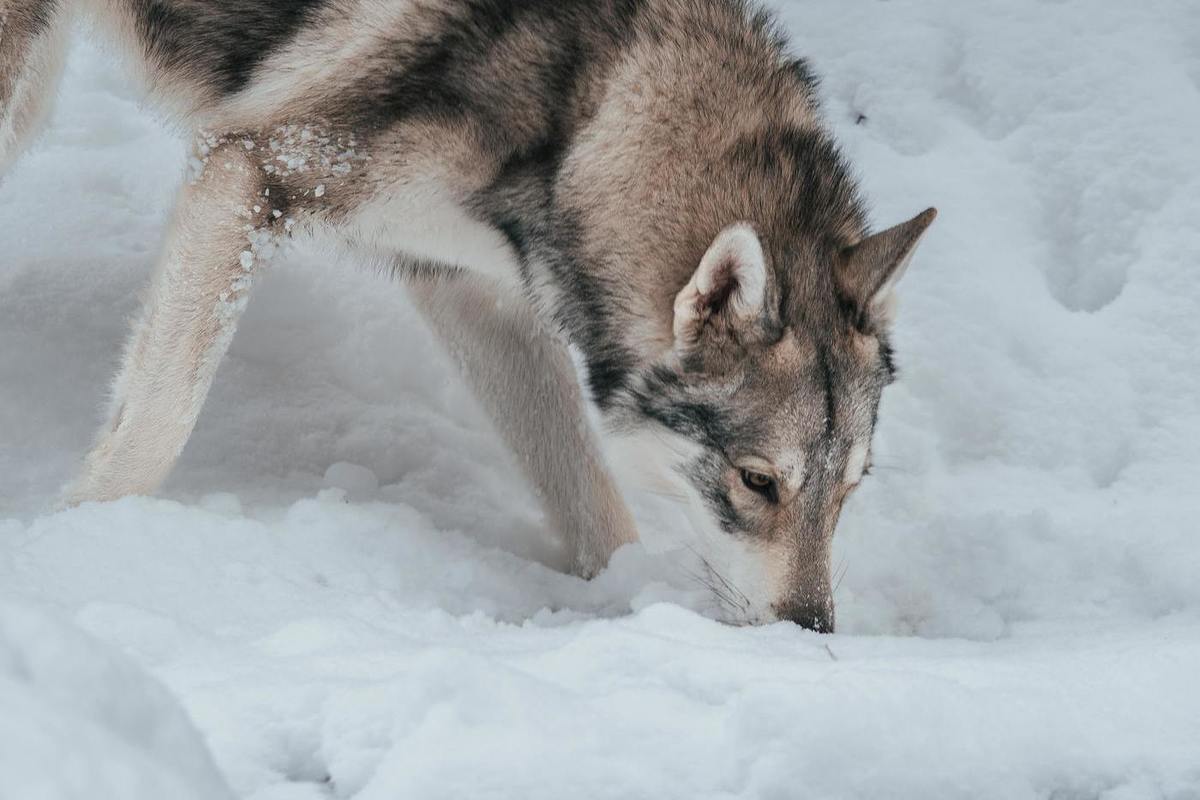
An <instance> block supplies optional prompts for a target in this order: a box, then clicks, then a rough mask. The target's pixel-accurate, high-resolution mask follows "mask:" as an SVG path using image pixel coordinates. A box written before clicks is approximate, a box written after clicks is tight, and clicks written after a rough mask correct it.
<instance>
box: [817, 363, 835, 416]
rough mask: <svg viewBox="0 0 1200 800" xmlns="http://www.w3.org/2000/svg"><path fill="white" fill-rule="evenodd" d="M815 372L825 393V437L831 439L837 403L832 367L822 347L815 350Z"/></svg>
mask: <svg viewBox="0 0 1200 800" xmlns="http://www.w3.org/2000/svg"><path fill="white" fill-rule="evenodd" d="M817 370H818V371H819V373H820V376H821V391H823V392H824V393H825V435H826V436H830V437H831V436H833V429H834V426H835V425H836V424H837V402H836V400H835V399H834V396H833V367H832V366H831V365H830V363H829V353H828V352H827V351H826V349H825V348H824V347H818V348H817Z"/></svg>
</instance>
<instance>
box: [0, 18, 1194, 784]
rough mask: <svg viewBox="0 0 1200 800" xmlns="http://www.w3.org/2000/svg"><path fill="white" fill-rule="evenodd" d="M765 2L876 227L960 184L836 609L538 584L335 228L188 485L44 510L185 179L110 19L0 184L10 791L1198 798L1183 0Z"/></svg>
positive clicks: (484, 462) (1, 584) (3, 594)
mask: <svg viewBox="0 0 1200 800" xmlns="http://www.w3.org/2000/svg"><path fill="white" fill-rule="evenodd" d="M781 10H782V13H783V16H784V19H785V22H786V25H787V26H788V28H789V29H790V30H791V31H792V32H793V34H794V36H795V40H796V49H797V51H798V52H802V53H805V54H807V55H809V56H811V57H812V58H813V60H814V62H815V65H816V67H817V69H818V70H819V72H820V73H821V74H822V75H824V76H825V80H824V85H823V94H824V96H825V98H826V101H827V108H828V113H829V117H830V120H831V122H832V124H833V125H834V127H835V128H836V129H837V131H838V134H839V136H840V138H841V141H842V142H843V144H844V146H845V149H846V151H847V152H848V154H849V155H850V156H851V158H852V159H853V160H854V162H855V164H856V165H857V167H858V169H859V171H860V173H861V175H862V178H863V181H864V184H865V188H866V190H867V193H868V195H869V196H870V197H871V198H873V199H874V201H875V203H876V205H875V215H874V219H875V221H876V222H877V223H879V224H881V225H884V224H890V223H893V222H896V221H899V220H900V219H903V218H906V217H907V216H908V215H911V214H912V213H914V212H915V211H918V210H920V209H921V208H924V207H925V206H926V205H930V204H932V205H937V206H938V208H939V209H940V211H941V216H940V217H939V219H938V221H937V223H936V225H935V226H934V228H933V230H932V231H931V234H930V236H929V237H928V241H927V243H926V244H925V245H923V248H922V252H921V253H920V255H919V256H918V259H917V262H916V264H915V265H914V267H913V268H912V270H911V271H910V274H909V276H908V277H907V278H906V279H905V282H904V284H903V286H902V289H903V304H902V306H901V309H900V317H899V327H898V329H897V340H898V342H897V344H898V350H899V355H900V363H901V367H902V379H901V381H900V383H899V384H897V385H896V386H894V387H892V388H891V389H889V390H888V392H887V394H886V397H885V403H884V408H883V412H882V419H881V425H880V429H879V432H878V441H877V451H878V452H877V457H876V461H877V469H876V474H875V475H874V476H873V477H872V478H870V479H869V480H868V481H867V482H866V484H865V485H864V486H863V487H862V489H861V490H860V491H859V492H858V493H857V494H856V495H855V497H854V498H853V499H852V500H851V502H850V503H849V505H848V507H847V509H846V512H845V514H844V515H843V521H842V524H841V528H840V531H839V534H838V539H837V545H836V554H835V558H836V561H837V563H838V564H839V565H840V566H841V567H843V568H844V569H845V576H844V578H843V580H842V581H841V583H840V585H839V588H838V591H837V599H838V611H839V615H838V616H839V625H840V630H839V632H838V633H837V634H836V635H832V636H818V635H816V634H813V633H809V632H805V631H802V630H799V629H797V628H795V627H793V626H790V625H786V624H779V625H772V626H766V627H762V628H754V629H749V628H743V629H738V628H731V627H727V626H723V625H720V624H718V623H716V622H713V621H711V620H710V619H708V618H707V617H705V616H704V615H703V613H701V612H703V611H704V609H705V606H706V602H707V601H706V599H705V598H704V597H703V596H702V595H700V594H699V593H698V592H696V591H695V590H694V589H693V587H691V586H690V585H689V584H688V583H687V581H686V580H681V579H680V576H679V575H678V574H677V572H676V571H673V569H672V562H671V559H670V554H665V555H652V554H649V553H647V552H646V551H645V550H643V549H642V548H639V547H631V548H626V549H625V550H623V551H621V552H620V553H619V554H618V558H617V561H616V562H615V564H614V565H613V567H612V568H611V569H610V570H609V571H608V572H606V573H605V574H604V575H602V576H601V577H600V578H599V579H597V580H596V581H594V582H592V583H591V584H586V583H584V582H582V581H579V580H576V579H574V578H571V577H568V576H565V575H563V574H561V573H559V572H557V571H555V569H554V567H555V566H556V565H559V564H561V556H562V554H561V552H560V551H559V549H558V548H557V546H556V545H555V544H554V540H553V537H552V536H551V535H550V534H549V532H548V531H547V530H546V528H545V526H544V524H543V522H542V520H541V518H540V515H539V513H538V511H537V508H536V505H535V503H534V502H533V500H532V498H531V496H530V493H529V492H528V490H527V489H525V487H524V486H523V485H522V484H521V483H520V481H519V480H518V478H517V477H516V474H515V470H514V469H513V467H512V465H511V464H510V462H509V461H508V457H507V456H506V454H505V453H504V450H503V448H502V447H501V446H500V444H499V443H498V442H497V441H496V439H495V437H494V436H493V435H492V433H491V432H490V431H489V429H488V426H487V425H486V423H485V422H484V421H483V419H482V417H481V416H480V414H479V412H478V411H477V410H476V408H475V406H474V404H473V402H472V401H471V400H470V398H469V397H468V396H467V394H466V393H465V391H464V389H463V388H462V385H461V384H460V383H459V381H458V378H457V377H456V376H455V374H454V371H453V369H451V368H450V367H449V366H448V365H447V364H446V363H445V361H444V360H443V359H442V358H440V357H438V356H436V355H435V349H434V347H433V345H432V344H431V342H430V339H429V337H428V336H427V335H426V333H425V332H424V331H423V330H422V329H421V327H420V325H419V323H418V321H417V320H416V319H415V318H414V315H413V314H412V313H411V311H410V310H409V308H408V306H407V305H406V304H405V301H404V300H403V296H402V292H401V290H400V289H399V288H397V287H394V286H392V285H390V284H387V283H385V282H384V281H383V280H382V279H380V278H378V277H376V276H374V275H372V274H370V273H368V272H365V271H356V270H354V269H353V268H351V267H350V266H349V265H346V264H331V263H329V260H328V259H327V258H326V257H325V256H324V255H322V254H321V253H320V252H319V251H317V250H316V249H312V248H300V249H299V250H297V251H296V252H294V253H293V254H292V255H291V256H289V257H288V258H287V259H286V263H284V264H282V265H280V266H278V267H276V268H274V269H273V271H271V272H270V273H269V274H268V275H267V276H266V278H265V279H264V280H262V281H261V282H260V284H259V287H258V289H257V294H256V296H255V298H254V300H253V302H252V303H251V306H250V309H249V311H248V313H247V316H246V319H245V323H244V325H243V326H242V328H241V330H240V331H239V333H238V337H237V339H236V340H235V341H234V343H233V347H232V352H231V354H230V357H229V359H228V361H227V362H226V363H225V364H224V365H223V366H222V368H221V371H220V373H219V374H218V376H217V380H216V385H215V387H214V389H213V392H212V395H211V397H210V399H209V402H208V405H207V406H206V408H205V410H204V414H203V416H202V417H201V419H200V423H199V425H198V427H197V430H196V434H195V436H194V437H193V439H192V441H191V443H190V444H189V445H188V448H187V450H186V452H185V453H184V456H183V459H182V461H181V463H180V465H179V467H178V469H177V470H176V472H175V473H174V475H173V476H172V478H171V480H170V481H169V483H168V485H167V486H166V487H165V489H164V490H163V492H162V495H161V498H159V499H149V498H128V499H125V500H121V501H119V502H116V503H111V504H107V505H91V506H85V507H81V508H77V509H73V510H67V511H57V512H55V511H53V510H52V509H53V508H54V507H55V503H56V501H57V494H58V491H59V488H60V487H61V486H62V485H63V484H64V483H65V482H66V481H67V480H68V479H69V478H71V477H72V476H73V474H74V471H75V469H76V467H77V465H78V463H79V459H80V457H81V455H82V453H83V452H84V451H85V449H86V447H87V444H88V442H89V440H90V437H91V436H92V433H93V429H94V426H95V425H96V424H97V422H98V418H99V409H100V408H101V406H102V399H103V394H104V391H105V386H106V382H107V380H108V378H109V376H110V373H111V372H112V370H113V368H114V365H115V361H116V358H117V355H118V352H119V346H120V343H121V341H122V337H123V335H124V332H125V324H126V320H127V318H128V317H129V316H130V315H131V314H132V312H133V310H134V308H135V306H136V303H137V294H138V291H139V289H140V287H141V286H142V285H143V284H144V283H145V280H146V278H147V275H148V273H149V271H150V269H151V266H152V263H153V260H154V256H155V254H156V251H157V249H158V247H159V243H160V241H161V237H162V233H163V230H164V226H165V222H166V218H167V214H168V211H169V208H170V204H171V200H172V197H173V194H174V191H175V187H176V186H177V185H178V182H179V180H180V178H181V176H182V170H183V161H184V159H183V154H184V149H183V145H182V144H181V141H180V140H179V139H178V138H177V137H176V136H175V135H174V134H172V133H171V132H169V131H168V129H166V128H164V127H163V126H162V125H161V124H160V123H159V122H158V121H156V120H155V118H154V117H152V116H150V115H149V114H148V113H147V112H145V111H143V110H141V109H140V108H139V106H138V102H137V94H136V93H135V91H134V90H133V89H132V88H130V86H129V84H127V82H126V81H125V80H124V79H123V77H122V75H121V73H120V71H119V70H118V69H117V68H116V67H114V66H113V64H112V63H111V62H110V61H109V60H108V59H107V57H106V56H104V55H103V54H102V53H101V51H100V50H98V49H96V48H95V47H94V46H93V45H90V44H88V43H87V42H86V41H84V42H81V43H80V44H79V46H78V47H77V48H76V49H75V51H74V54H73V56H72V59H71V62H70V65H69V69H68V75H67V80H66V83H65V86H64V90H63V96H62V100H61V102H60V106H59V109H58V111H57V112H56V115H55V116H54V118H53V124H52V126H51V128H50V130H49V131H48V132H47V134H46V135H45V137H44V138H43V139H42V140H41V141H40V143H39V145H38V146H37V147H36V148H35V149H33V150H32V152H30V153H29V155H28V156H27V157H26V158H25V160H24V161H22V162H20V163H19V165H18V166H17V167H16V169H15V171H14V172H13V173H12V174H11V175H10V176H9V177H8V178H7V180H6V181H5V183H4V184H3V187H2V188H0V478H2V482H0V798H3V800H34V799H38V800H40V799H41V798H47V799H57V798H89V799H91V798H121V800H137V799H138V798H168V797H169V798H189V797H196V798H216V799H220V798H225V797H243V798H253V799H254V800H306V799H313V798H329V797H338V798H350V797H353V798H361V800H369V799H370V798H397V797H405V798H464V797H511V798H542V797H544V798H563V797H570V798H640V797H645V798H701V797H708V798H735V797H755V798H792V797H829V798H834V797H837V798H843V797H862V798H874V797H892V798H930V797H962V798H1026V797H1047V798H1049V797H1053V798H1098V797H1104V798H1111V799H1112V800H1131V799H1133V798H1176V799H1177V800H1182V799H1183V798H1197V797H1200V580H1198V577H1197V576H1198V575H1200V539H1198V538H1197V534H1198V533H1200V531H1198V530H1197V523H1196V520H1197V519H1198V517H1200V492H1198V491H1197V488H1196V487H1197V485H1198V484H1200V467H1198V458H1197V448H1198V446H1200V401H1198V399H1197V398H1200V359H1198V358H1197V355H1196V349H1197V344H1198V343H1200V225H1198V224H1197V223H1198V221H1200V143H1198V136H1200V4H1196V3H1194V2H1189V0H1142V1H1141V2H1138V3H1127V2H1099V0H1060V1H1059V2H1048V1H1043V2H1035V1H1034V0H1012V1H1011V2H1006V3H963V2H956V0H936V1H935V0H890V2H867V1H866V0H855V1H854V2H844V3H823V4H812V3H799V2H793V3H785V4H783V5H781ZM636 505H637V509H638V513H639V517H640V519H641V520H642V524H643V529H644V531H645V534H646V536H647V538H648V539H651V540H652V539H653V537H654V535H655V533H656V531H657V530H661V529H664V528H668V527H670V526H672V525H677V524H678V518H677V516H676V515H675V514H674V512H673V511H671V510H670V509H664V508H662V507H660V506H658V505H655V504H654V503H651V502H650V500H649V498H643V497H638V498H636Z"/></svg>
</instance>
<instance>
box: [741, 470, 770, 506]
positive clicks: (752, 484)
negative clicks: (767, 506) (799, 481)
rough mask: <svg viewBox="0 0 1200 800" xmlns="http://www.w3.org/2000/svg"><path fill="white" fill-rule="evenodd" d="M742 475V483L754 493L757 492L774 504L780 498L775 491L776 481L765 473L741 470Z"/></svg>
mask: <svg viewBox="0 0 1200 800" xmlns="http://www.w3.org/2000/svg"><path fill="white" fill-rule="evenodd" d="M740 472H741V474H742V483H743V484H745V486H746V488H747V489H749V490H750V491H752V492H757V493H758V494H761V495H762V496H763V497H765V498H767V499H768V500H770V501H772V502H774V501H775V500H776V499H777V498H778V496H779V495H778V494H777V492H776V490H775V479H774V478H772V477H771V476H770V475H767V474H765V473H763V472H754V471H753V470H749V469H743V470H740Z"/></svg>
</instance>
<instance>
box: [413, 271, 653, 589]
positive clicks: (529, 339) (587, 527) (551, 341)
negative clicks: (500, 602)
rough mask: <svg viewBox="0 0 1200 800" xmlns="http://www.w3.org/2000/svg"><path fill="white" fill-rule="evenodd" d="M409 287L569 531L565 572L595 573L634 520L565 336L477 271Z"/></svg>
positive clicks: (632, 536)
mask: <svg viewBox="0 0 1200 800" xmlns="http://www.w3.org/2000/svg"><path fill="white" fill-rule="evenodd" d="M411 294H412V297H413V299H414V301H415V302H416V305H417V308H418V309H419V310H420V311H421V313H422V314H423V315H424V317H425V318H426V320H427V321H428V322H429V324H430V326H431V327H432V329H433V331H434V332H435V333H436V334H437V335H438V336H439V337H440V338H441V339H442V341H443V343H444V344H445V345H446V347H447V349H448V350H449V352H450V353H451V354H452V355H453V356H454V357H455V358H456V359H457V360H458V362H459V365H460V366H461V367H462V369H463V372H464V373H465V375H466V376H467V378H468V380H469V381H470V382H471V384H472V386H473V388H474V390H475V395H476V397H477V398H478V400H479V402H480V403H481V404H482V405H483V407H484V409H485V410H486V411H487V412H488V414H489V415H490V416H491V418H492V420H493V422H494V423H495V425H496V427H497V429H498V430H499V432H500V435H501V436H502V437H503V438H504V440H505V442H506V443H507V444H508V446H509V447H510V448H511V449H512V450H513V452H514V453H515V454H516V457H517V461H518V463H519V464H520V466H521V468H522V469H523V470H524V472H525V475H526V478H527V479H528V480H529V481H530V483H532V484H533V487H534V489H535V491H536V492H537V494H538V497H539V499H540V500H541V502H542V505H543V508H544V509H545V511H546V514H547V516H548V517H549V519H550V522H551V524H553V525H554V526H555V528H557V529H558V531H560V533H561V535H562V536H563V537H564V538H565V539H566V545H567V548H568V551H569V553H570V558H571V564H570V569H571V572H572V573H573V574H575V575H579V576H581V577H584V578H590V577H592V576H593V575H595V574H596V573H597V572H599V571H600V570H602V569H603V568H604V567H605V566H606V565H607V564H608V559H609V557H610V556H611V555H612V554H613V551H615V550H616V549H617V548H618V547H620V546H621V545H623V544H626V543H628V542H633V541H636V540H637V529H636V527H635V526H634V522H633V517H632V516H631V515H630V513H629V510H628V509H627V508H626V506H625V502H624V500H623V499H622V498H621V495H620V493H619V492H618V491H617V488H616V485H615V483H614V481H613V479H612V476H611V475H610V474H609V472H608V469H607V467H606V466H605V463H604V459H603V458H602V457H601V454H600V451H599V448H598V446H597V443H596V441H595V437H594V435H593V433H592V430H591V427H590V426H589V425H588V421H587V418H586V416H585V415H584V406H583V403H584V398H583V394H582V391H581V389H580V387H579V381H578V379H577V378H576V375H575V370H574V369H573V367H572V365H571V358H570V354H569V353H568V352H567V349H566V346H565V345H564V344H563V343H562V342H561V341H560V340H559V339H558V337H556V336H554V335H552V334H550V333H547V332H546V331H545V330H544V329H543V327H542V325H541V324H540V322H539V321H538V319H537V317H536V316H535V314H534V312H533V309H532V308H531V307H530V306H529V304H528V302H527V301H526V300H525V299H524V298H521V297H517V296H514V295H512V293H511V292H506V291H505V290H503V289H501V288H499V287H498V286H495V285H494V284H490V283H485V282H484V281H482V280H481V279H478V278H475V277H470V276H462V275H456V276H450V277H443V278H422V279H414V280H413V282H412V284H411Z"/></svg>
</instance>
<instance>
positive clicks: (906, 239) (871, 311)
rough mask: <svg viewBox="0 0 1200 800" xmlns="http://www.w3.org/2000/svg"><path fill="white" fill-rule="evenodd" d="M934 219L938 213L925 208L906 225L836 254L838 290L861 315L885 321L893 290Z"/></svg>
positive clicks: (871, 237)
mask: <svg viewBox="0 0 1200 800" xmlns="http://www.w3.org/2000/svg"><path fill="white" fill-rule="evenodd" d="M935 217H937V209H936V208H927V209H925V210H924V211H922V212H921V213H920V214H917V216H915V217H913V218H912V219H910V220H909V221H908V222H902V223H900V224H899V225H897V226H895V227H894V228H888V229H887V230H886V231H880V232H879V233H876V234H873V235H871V236H868V237H867V238H865V239H863V240H862V241H861V242H859V243H858V244H856V245H853V246H852V247H848V248H846V249H845V250H843V251H842V252H841V253H840V254H839V256H838V260H837V265H836V268H835V274H836V276H837V283H838V288H839V289H840V290H841V292H842V294H843V295H844V296H845V297H846V298H847V299H849V300H850V302H852V303H853V304H854V306H855V307H856V308H858V309H859V312H860V313H861V314H863V315H864V316H866V317H874V318H876V319H877V320H886V318H887V309H888V305H889V301H890V300H891V296H892V290H893V289H894V288H895V286H896V283H897V282H898V281H899V280H900V278H901V277H902V276H903V275H904V270H905V269H907V268H908V262H909V261H911V260H912V256H913V253H914V252H915V251H916V249H917V242H919V241H920V240H921V234H923V233H925V229H926V228H928V227H929V225H930V224H931V223H932V222H933V220H934V218H935Z"/></svg>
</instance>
